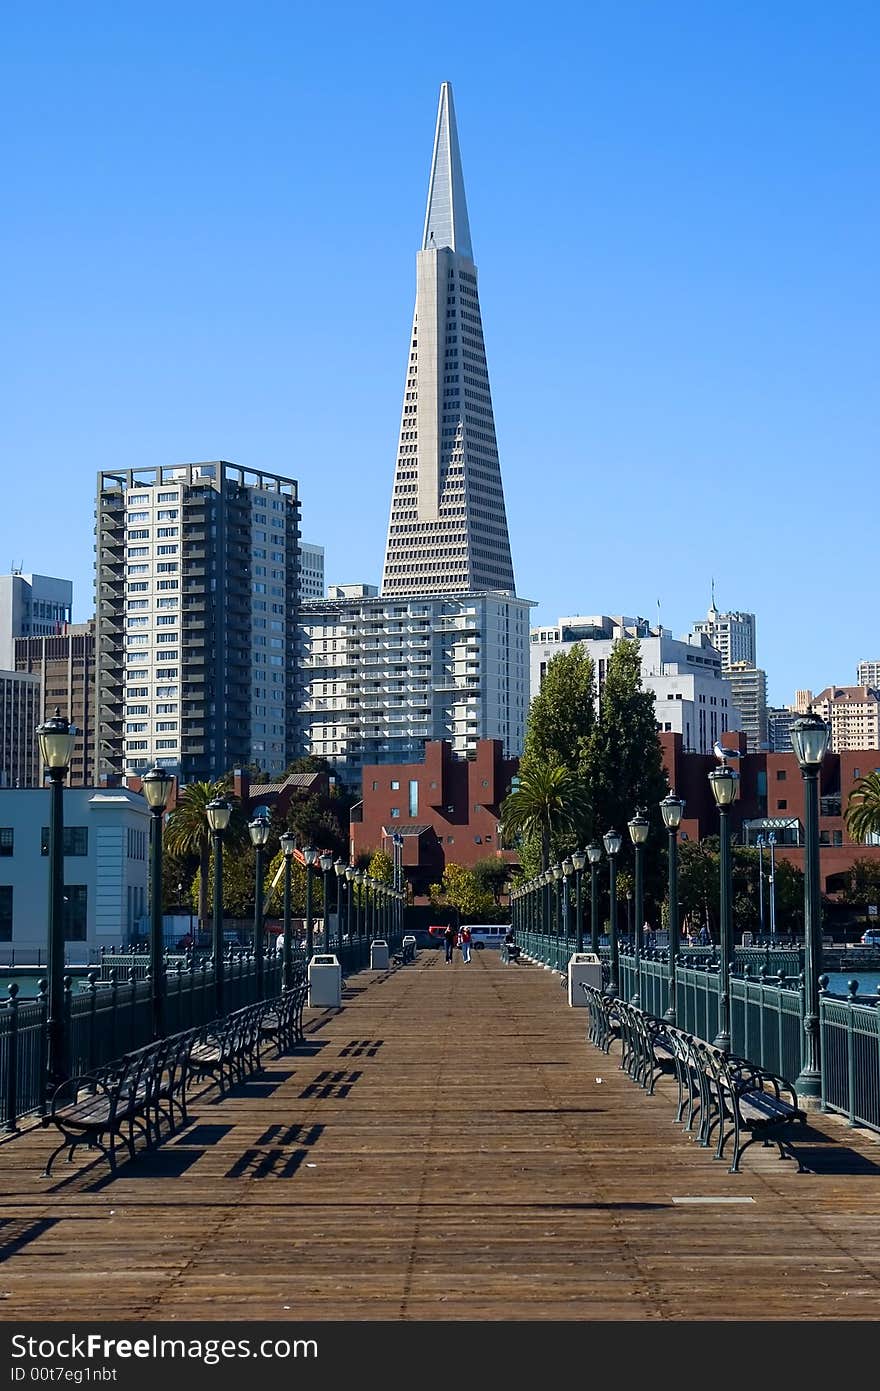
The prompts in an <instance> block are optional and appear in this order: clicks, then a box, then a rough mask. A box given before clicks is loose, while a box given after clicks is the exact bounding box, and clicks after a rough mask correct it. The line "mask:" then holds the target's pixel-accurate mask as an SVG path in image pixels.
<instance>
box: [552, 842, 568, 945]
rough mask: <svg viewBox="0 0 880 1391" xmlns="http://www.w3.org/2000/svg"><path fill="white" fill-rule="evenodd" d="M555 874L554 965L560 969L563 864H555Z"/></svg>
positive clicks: (553, 870) (553, 872)
mask: <svg viewBox="0 0 880 1391" xmlns="http://www.w3.org/2000/svg"><path fill="white" fill-rule="evenodd" d="M551 873H552V875H553V887H552V892H553V898H554V902H553V937H554V942H553V965H554V966H555V967H556V969H557V970H558V969H559V943H560V942H561V940H562V889H563V885H564V883H565V880H564V879H563V877H562V865H554V866H553V869H552V870H551Z"/></svg>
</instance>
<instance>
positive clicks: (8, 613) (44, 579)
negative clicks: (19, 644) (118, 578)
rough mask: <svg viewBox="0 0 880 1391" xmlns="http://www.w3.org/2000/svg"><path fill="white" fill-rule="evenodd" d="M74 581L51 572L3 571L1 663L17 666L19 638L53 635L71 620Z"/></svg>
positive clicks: (0, 583)
mask: <svg viewBox="0 0 880 1391" xmlns="http://www.w3.org/2000/svg"><path fill="white" fill-rule="evenodd" d="M72 604H73V584H72V582H71V581H70V580H58V579H53V578H52V576H51V575H25V574H22V572H21V571H20V570H13V572H12V573H11V574H9V575H0V667H2V668H3V669H4V670H6V671H12V670H14V669H15V639H16V638H32V637H50V636H52V635H54V634H56V633H62V632H63V631H64V625H65V624H67V623H69V622H70V615H71V605H72Z"/></svg>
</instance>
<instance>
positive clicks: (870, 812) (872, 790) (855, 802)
mask: <svg viewBox="0 0 880 1391" xmlns="http://www.w3.org/2000/svg"><path fill="white" fill-rule="evenodd" d="M846 829H847V831H848V832H849V834H850V837H851V839H852V840H854V841H855V842H856V844H859V843H861V842H863V841H866V840H867V839H868V837H869V836H870V835H880V772H877V771H876V770H875V771H874V772H873V773H866V774H865V776H864V777H863V778H859V780H858V782H857V783H856V784H855V786H854V787H853V789H852V791H851V792H850V794H849V798H848V799H847V803H846Z"/></svg>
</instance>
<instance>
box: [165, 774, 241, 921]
mask: <svg viewBox="0 0 880 1391" xmlns="http://www.w3.org/2000/svg"><path fill="white" fill-rule="evenodd" d="M230 785H231V784H230V781H229V779H228V778H221V779H220V780H219V781H218V782H191V783H188V784H187V786H186V787H185V788H184V789H183V791H182V792H181V794H180V798H179V799H178V803H177V806H176V807H175V808H174V811H173V812H171V814H170V815H169V817H168V819H167V821H166V822H165V830H164V833H163V837H162V840H163V848H164V849H166V850H167V851H168V852H169V854H171V855H174V856H179V857H184V858H185V857H193V858H194V859H197V860H198V863H199V871H200V872H199V874H198V876H197V878H198V883H199V890H198V898H197V901H196V909H197V912H198V915H199V927H200V928H201V930H202V931H203V932H204V931H206V929H207V922H208V902H209V899H208V892H207V883H208V863H209V860H210V858H211V829H210V826H209V825H208V814H207V810H206V808H207V805H208V803H209V802H213V801H214V799H215V798H217V797H227V798H228V797H229V789H230Z"/></svg>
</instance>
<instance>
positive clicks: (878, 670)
mask: <svg viewBox="0 0 880 1391" xmlns="http://www.w3.org/2000/svg"><path fill="white" fill-rule="evenodd" d="M856 685H857V686H873V687H874V688H875V690H876V689H878V688H880V662H859V665H858V668H857V669H856Z"/></svg>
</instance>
